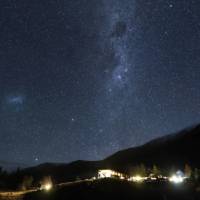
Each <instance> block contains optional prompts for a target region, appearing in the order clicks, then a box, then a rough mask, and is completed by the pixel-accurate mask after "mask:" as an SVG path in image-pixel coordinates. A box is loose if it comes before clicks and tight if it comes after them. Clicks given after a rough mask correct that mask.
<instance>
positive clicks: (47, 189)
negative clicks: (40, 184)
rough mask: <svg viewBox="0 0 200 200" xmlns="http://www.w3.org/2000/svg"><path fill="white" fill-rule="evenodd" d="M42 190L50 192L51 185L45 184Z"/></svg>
mask: <svg viewBox="0 0 200 200" xmlns="http://www.w3.org/2000/svg"><path fill="white" fill-rule="evenodd" d="M44 189H45V190H46V191H49V190H51V189H52V184H51V183H47V184H46V185H44Z"/></svg>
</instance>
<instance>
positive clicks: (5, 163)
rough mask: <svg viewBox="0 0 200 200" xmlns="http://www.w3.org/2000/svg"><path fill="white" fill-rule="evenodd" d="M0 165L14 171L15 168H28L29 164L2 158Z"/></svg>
mask: <svg viewBox="0 0 200 200" xmlns="http://www.w3.org/2000/svg"><path fill="white" fill-rule="evenodd" d="M0 167H1V168H2V169H3V170H6V171H13V170H16V169H17V168H26V167H28V165H26V164H23V163H17V162H8V161H3V160H0Z"/></svg>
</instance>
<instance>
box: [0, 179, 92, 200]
mask: <svg viewBox="0 0 200 200" xmlns="http://www.w3.org/2000/svg"><path fill="white" fill-rule="evenodd" d="M88 181H92V179H87V180H80V181H74V182H66V183H60V184H57V185H55V187H64V186H69V185H73V184H76V183H82V182H88ZM39 190H40V189H34V190H26V191H7V192H1V191H0V200H22V199H23V196H24V195H25V194H28V193H30V192H37V191H39Z"/></svg>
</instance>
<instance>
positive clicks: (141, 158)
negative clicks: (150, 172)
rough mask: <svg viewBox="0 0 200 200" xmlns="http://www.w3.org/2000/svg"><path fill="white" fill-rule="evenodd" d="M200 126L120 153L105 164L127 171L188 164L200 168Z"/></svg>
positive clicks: (112, 156) (107, 159) (109, 158)
mask: <svg viewBox="0 0 200 200" xmlns="http://www.w3.org/2000/svg"><path fill="white" fill-rule="evenodd" d="M199 151H200V125H198V126H195V127H192V128H190V129H186V130H183V131H181V132H179V133H176V134H171V135H168V136H165V137H161V138H158V139H155V140H153V141H151V142H149V143H146V144H145V145H142V146H139V147H135V148H130V149H126V150H123V151H119V152H117V153H115V154H113V155H111V156H110V157H108V158H106V159H105V160H104V162H105V163H106V165H107V166H108V167H111V168H112V167H113V168H119V169H122V170H125V171H127V169H128V167H129V166H130V167H131V166H133V165H138V164H141V163H143V164H145V165H146V166H152V165H153V164H156V165H158V166H160V167H164V168H169V167H182V166H184V164H185V163H188V164H190V165H192V166H194V167H200V160H199Z"/></svg>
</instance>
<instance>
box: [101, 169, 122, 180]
mask: <svg viewBox="0 0 200 200" xmlns="http://www.w3.org/2000/svg"><path fill="white" fill-rule="evenodd" d="M113 177H118V178H120V179H124V175H123V174H121V173H119V172H116V171H113V170H110V169H102V170H99V171H98V178H113Z"/></svg>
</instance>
